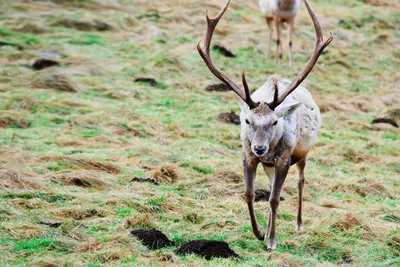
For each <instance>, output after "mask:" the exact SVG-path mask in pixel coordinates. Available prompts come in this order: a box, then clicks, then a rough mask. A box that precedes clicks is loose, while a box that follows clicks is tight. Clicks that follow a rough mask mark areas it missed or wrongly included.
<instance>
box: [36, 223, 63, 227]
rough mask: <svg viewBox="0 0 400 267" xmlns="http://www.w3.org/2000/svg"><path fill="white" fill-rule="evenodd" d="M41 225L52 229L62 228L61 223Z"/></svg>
mask: <svg viewBox="0 0 400 267" xmlns="http://www.w3.org/2000/svg"><path fill="white" fill-rule="evenodd" d="M39 224H41V225H46V226H48V227H50V228H58V227H60V226H61V223H50V222H39Z"/></svg>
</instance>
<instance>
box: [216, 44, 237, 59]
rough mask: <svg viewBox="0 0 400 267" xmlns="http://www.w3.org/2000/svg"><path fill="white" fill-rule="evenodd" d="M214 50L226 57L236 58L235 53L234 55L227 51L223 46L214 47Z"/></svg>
mask: <svg viewBox="0 0 400 267" xmlns="http://www.w3.org/2000/svg"><path fill="white" fill-rule="evenodd" d="M213 49H214V50H216V51H219V52H220V53H221V54H222V55H224V56H225V57H232V58H233V57H236V56H235V54H234V53H232V52H231V51H230V50H228V49H226V48H225V47H223V46H222V45H214V46H213Z"/></svg>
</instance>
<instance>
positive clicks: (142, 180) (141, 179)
mask: <svg viewBox="0 0 400 267" xmlns="http://www.w3.org/2000/svg"><path fill="white" fill-rule="evenodd" d="M131 182H137V183H151V184H154V185H159V184H160V183H159V182H157V181H156V180H154V179H150V178H138V177H135V178H133V179H132V180H131Z"/></svg>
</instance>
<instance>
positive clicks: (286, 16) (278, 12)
mask: <svg viewBox="0 0 400 267" xmlns="http://www.w3.org/2000/svg"><path fill="white" fill-rule="evenodd" d="M259 6H260V9H261V12H262V13H263V14H264V17H265V22H266V23H267V25H268V29H269V40H268V50H267V57H268V58H270V56H271V43H272V34H273V25H272V24H273V23H275V29H276V37H277V38H276V64H279V59H280V57H281V56H282V54H283V46H282V42H281V29H282V28H283V25H284V23H287V25H288V27H289V34H288V36H289V64H290V66H291V67H293V55H292V45H293V43H292V35H293V30H294V18H295V17H296V14H297V11H299V7H300V0H260V1H259Z"/></svg>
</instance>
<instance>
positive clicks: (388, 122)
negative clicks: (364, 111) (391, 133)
mask: <svg viewBox="0 0 400 267" xmlns="http://www.w3.org/2000/svg"><path fill="white" fill-rule="evenodd" d="M377 123H386V124H390V125H393V127H396V128H399V125H398V124H397V122H395V121H394V120H392V119H389V118H378V119H374V120H373V121H372V122H371V124H377Z"/></svg>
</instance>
